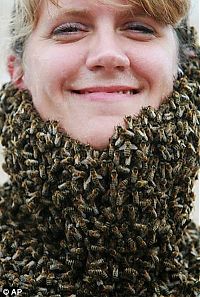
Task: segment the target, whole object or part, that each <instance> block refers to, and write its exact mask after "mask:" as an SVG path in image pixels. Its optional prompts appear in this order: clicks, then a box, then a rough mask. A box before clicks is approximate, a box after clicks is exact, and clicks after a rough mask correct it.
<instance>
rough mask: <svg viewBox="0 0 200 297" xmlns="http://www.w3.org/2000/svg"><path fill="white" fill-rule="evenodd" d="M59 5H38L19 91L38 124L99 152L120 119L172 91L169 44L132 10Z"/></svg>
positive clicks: (157, 27)
mask: <svg viewBox="0 0 200 297" xmlns="http://www.w3.org/2000/svg"><path fill="white" fill-rule="evenodd" d="M47 2H48V3H47ZM125 2H126V1H125V0H116V3H118V4H124V3H125ZM58 4H59V7H57V6H55V5H53V4H52V3H50V2H49V1H42V4H41V6H40V9H39V19H38V22H37V24H36V26H35V28H34V30H33V31H32V33H31V35H30V37H29V38H28V40H27V42H26V45H25V52H24V57H23V68H24V69H23V71H24V77H23V80H24V86H25V87H26V88H27V89H29V91H30V92H31V94H32V97H33V103H34V105H35V107H36V109H37V110H38V112H39V113H40V115H41V117H42V118H43V119H44V120H48V119H53V120H58V121H59V123H60V127H61V128H62V129H63V130H64V131H66V132H67V133H68V135H70V136H71V137H72V138H74V139H78V140H79V141H81V142H83V143H86V144H87V143H89V144H90V145H91V146H93V147H94V148H96V149H103V148H105V147H106V146H107V145H108V143H109V138H110V137H111V136H112V134H113V132H114V127H115V126H117V125H122V126H123V125H124V120H123V119H124V116H125V115H137V114H138V113H139V111H140V110H141V108H142V107H145V106H149V105H151V106H153V107H155V108H157V107H158V106H159V104H160V102H161V101H162V100H163V98H165V97H166V96H168V95H169V94H170V93H171V92H172V89H173V78H174V76H175V74H176V71H177V45H176V38H175V36H174V32H173V29H172V28H171V27H170V26H167V25H163V24H160V23H158V22H156V21H155V19H153V18H151V17H150V16H149V15H147V14H145V13H144V11H143V10H142V9H141V8H139V7H138V6H137V7H136V6H135V7H133V8H132V12H131V11H130V8H128V9H127V8H119V7H116V6H111V5H109V4H105V3H104V4H103V3H101V2H100V1H94V0H62V1H61V0H60V1H58Z"/></svg>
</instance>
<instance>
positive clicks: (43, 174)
mask: <svg viewBox="0 0 200 297" xmlns="http://www.w3.org/2000/svg"><path fill="white" fill-rule="evenodd" d="M39 175H40V177H41V178H42V179H46V177H47V175H46V168H45V166H44V165H42V164H40V165H39Z"/></svg>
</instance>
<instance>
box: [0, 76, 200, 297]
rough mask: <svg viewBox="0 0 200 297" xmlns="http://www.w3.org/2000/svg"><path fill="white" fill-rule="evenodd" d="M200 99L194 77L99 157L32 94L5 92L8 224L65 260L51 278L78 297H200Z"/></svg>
mask: <svg viewBox="0 0 200 297" xmlns="http://www.w3.org/2000/svg"><path fill="white" fill-rule="evenodd" d="M198 92H199V91H198V86H197V85H195V84H193V85H190V84H189V83H188V82H187V79H186V78H182V79H180V80H177V81H176V82H175V87H174V92H173V94H172V95H171V96H170V98H168V99H166V100H165V102H163V103H162V105H161V106H160V107H159V108H158V109H157V110H155V109H153V108H151V107H147V108H144V109H143V110H142V111H141V113H140V114H139V116H137V117H131V116H127V117H125V119H124V121H125V126H126V127H125V128H122V127H117V128H116V129H115V133H114V134H113V136H112V138H111V139H110V143H109V146H108V148H107V149H106V150H104V151H97V150H94V149H93V148H91V147H90V146H88V145H84V144H81V143H79V142H78V141H76V140H74V139H71V138H70V137H68V136H67V135H66V134H62V133H61V132H60V131H59V126H58V123H57V122H53V121H48V122H43V121H42V120H41V119H40V117H39V115H38V113H37V112H36V110H35V109H34V107H33V105H32V100H31V96H30V94H29V93H28V92H27V91H19V90H16V89H14V88H13V87H12V85H6V86H4V88H3V90H2V91H1V98H2V103H1V119H2V120H1V123H2V127H1V128H2V145H3V146H5V148H6V149H5V164H4V165H3V168H4V170H5V171H6V172H7V173H8V174H9V176H10V183H9V184H6V186H4V187H3V188H2V189H1V194H2V196H6V197H7V198H6V200H5V205H6V206H5V207H7V208H6V209H7V211H6V213H7V217H9V219H10V222H13V224H17V226H18V227H17V228H18V229H19V230H21V232H22V230H23V232H24V234H25V235H23V236H24V239H23V240H25V241H28V239H30V240H32V239H33V238H35V239H36V241H37V242H38V243H39V244H40V251H39V252H38V253H39V254H40V256H42V255H43V253H44V251H45V250H46V251H48V252H47V257H48V258H49V259H57V261H58V262H59V263H60V266H59V267H61V266H62V268H57V270H55V271H56V272H54V270H53V268H52V270H51V271H50V268H49V267H50V266H48V265H47V264H44V265H46V266H45V267H46V268H45V269H47V270H48V271H50V272H51V273H53V274H55V275H56V273H60V274H59V275H61V274H62V272H63V271H65V273H67V280H68V282H70V283H71V284H72V286H71V291H70V292H72V293H77V294H80V296H91V295H90V294H93V296H101V294H105V292H107V294H109V293H115V294H121V295H120V296H128V294H130V293H131V294H136V295H133V296H139V295H138V294H141V295H140V296H143V295H142V294H147V290H148V293H149V294H150V295H144V296H152V295H153V294H154V293H155V292H156V290H157V291H159V292H161V293H162V294H165V293H166V292H168V293H169V292H173V290H175V291H174V292H179V293H178V294H179V295H175V296H182V295H181V292H183V288H185V290H186V291H187V290H190V291H188V292H192V290H194V292H196V287H195V280H197V278H198V271H197V267H196V268H194V269H193V271H192V272H191V273H188V270H187V266H188V265H190V264H189V263H190V262H192V261H193V262H194V261H195V260H194V259H196V258H195V257H196V256H195V252H194V249H195V246H194V244H193V254H190V255H189V256H188V255H186V250H188V249H190V246H191V242H192V240H194V239H195V238H196V243H195V244H196V245H197V241H198V238H197V235H196V234H197V233H195V232H196V231H194V230H195V229H192V230H193V231H192V232H193V233H192V232H191V233H190V231H189V230H190V228H191V227H189V222H190V212H191V210H192V206H193V200H194V193H193V184H194V181H195V178H196V177H197V171H198V168H199V132H200V128H199V112H198V110H199V99H198V98H199V97H198V95H199V93H198ZM30 230H31V232H30ZM186 234H187V235H186ZM192 236H193V237H192ZM195 236H196V237H195ZM191 238H192V239H191ZM20 240H21V239H20ZM13 249H14V248H13ZM196 253H197V252H196ZM188 254H189V253H188ZM13 261H14V260H13ZM49 261H50V260H49ZM43 268H44V266H43ZM41 269H42V268H41V267H39V266H37V268H35V270H33V269H32V271H33V274H34V273H35V275H36V274H37V273H38V271H40V270H41ZM59 269H60V270H59ZM191 275H192V277H193V280H190V283H189V284H190V285H189V284H188V285H186V283H187V281H188V279H189V278H191ZM54 286H56V281H55V283H54ZM189 286H190V288H189ZM142 290H143V291H144V292H143V291H142ZM142 292H143V293H142ZM81 294H83V295H81ZM95 294H97V295H95Z"/></svg>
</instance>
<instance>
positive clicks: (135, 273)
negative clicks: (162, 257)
mask: <svg viewBox="0 0 200 297" xmlns="http://www.w3.org/2000/svg"><path fill="white" fill-rule="evenodd" d="M124 272H125V274H130V275H132V276H133V277H135V276H137V275H138V272H137V270H135V269H134V268H125V271H124Z"/></svg>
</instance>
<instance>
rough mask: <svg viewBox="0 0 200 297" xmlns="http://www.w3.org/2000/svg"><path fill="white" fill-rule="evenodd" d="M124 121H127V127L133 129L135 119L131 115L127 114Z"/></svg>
mask: <svg viewBox="0 0 200 297" xmlns="http://www.w3.org/2000/svg"><path fill="white" fill-rule="evenodd" d="M124 121H125V123H126V128H127V129H131V130H133V119H132V117H131V116H125V118H124Z"/></svg>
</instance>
